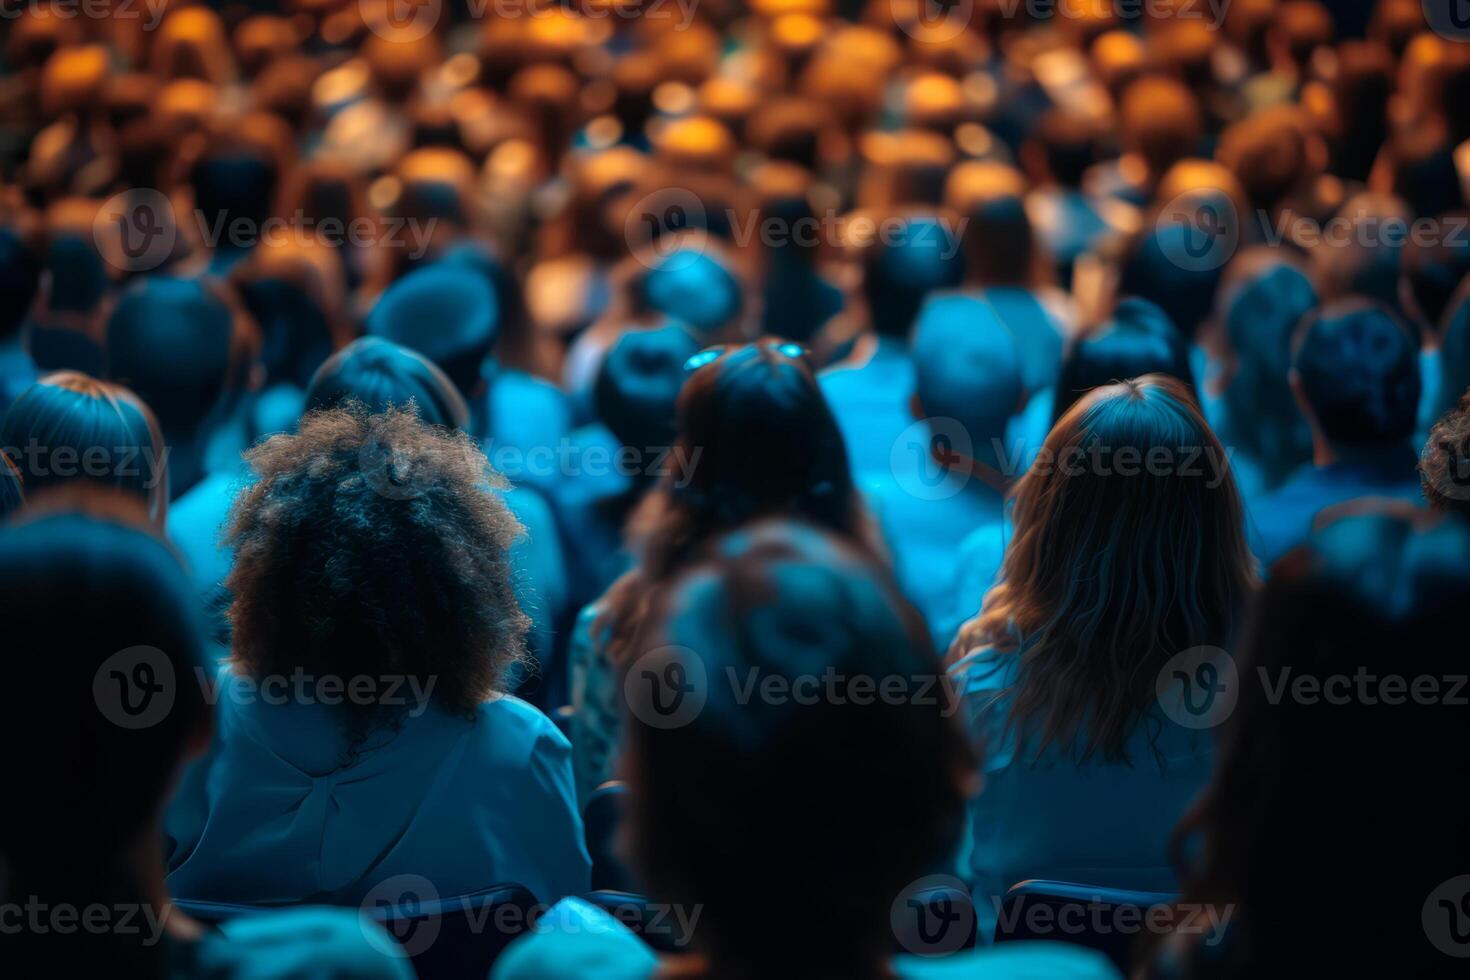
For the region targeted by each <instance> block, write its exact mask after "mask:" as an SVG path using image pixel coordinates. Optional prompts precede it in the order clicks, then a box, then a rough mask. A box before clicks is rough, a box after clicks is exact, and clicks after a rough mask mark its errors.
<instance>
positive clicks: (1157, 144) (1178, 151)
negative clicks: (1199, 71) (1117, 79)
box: [1118, 75, 1204, 180]
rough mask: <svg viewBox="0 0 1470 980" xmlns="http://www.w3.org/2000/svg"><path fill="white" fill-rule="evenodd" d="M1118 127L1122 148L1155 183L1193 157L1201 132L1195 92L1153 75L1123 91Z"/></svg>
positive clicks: (1181, 83)
mask: <svg viewBox="0 0 1470 980" xmlns="http://www.w3.org/2000/svg"><path fill="white" fill-rule="evenodd" d="M1118 127H1119V130H1120V133H1119V136H1120V139H1121V141H1122V143H1123V148H1124V149H1125V150H1127V151H1128V152H1130V153H1136V154H1137V155H1138V157H1139V158H1140V159H1141V160H1142V161H1143V163H1144V165H1145V166H1146V167H1147V168H1148V172H1149V175H1150V176H1151V178H1152V179H1154V180H1157V179H1158V178H1159V176H1160V175H1162V174H1163V173H1164V171H1166V170H1168V169H1169V168H1170V167H1171V166H1173V165H1174V164H1175V163H1176V162H1178V161H1179V160H1181V159H1183V158H1184V157H1187V156H1193V155H1194V154H1195V153H1196V152H1197V148H1198V146H1199V141H1200V137H1201V136H1202V135H1203V133H1204V121H1203V118H1202V116H1201V113H1200V107H1199V102H1198V101H1197V100H1196V99H1195V97H1194V93H1193V92H1191V91H1190V90H1189V88H1188V86H1186V85H1185V84H1184V83H1183V82H1178V81H1175V80H1174V79H1171V78H1165V77H1162V76H1155V75H1150V76H1145V77H1144V78H1140V79H1139V80H1138V81H1136V82H1134V83H1133V84H1132V85H1129V86H1128V87H1127V88H1126V89H1124V90H1123V95H1122V99H1121V102H1120V104H1119V107H1118Z"/></svg>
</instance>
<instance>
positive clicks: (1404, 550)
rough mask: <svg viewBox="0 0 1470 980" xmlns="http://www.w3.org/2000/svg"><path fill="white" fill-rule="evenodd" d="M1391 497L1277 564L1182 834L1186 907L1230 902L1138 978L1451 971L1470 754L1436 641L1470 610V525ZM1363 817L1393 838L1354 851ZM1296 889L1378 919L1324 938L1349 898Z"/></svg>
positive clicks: (1171, 940) (1461, 944) (1461, 942)
mask: <svg viewBox="0 0 1470 980" xmlns="http://www.w3.org/2000/svg"><path fill="white" fill-rule="evenodd" d="M1393 510H1394V508H1391V509H1389V510H1386V511H1383V512H1379V513H1376V514H1375V513H1369V514H1363V515H1358V516H1352V517H1342V518H1340V519H1338V520H1336V521H1333V522H1331V523H1330V524H1328V525H1327V526H1326V527H1324V528H1322V529H1321V530H1320V531H1319V532H1318V533H1317V534H1316V535H1315V536H1314V538H1313V539H1312V540H1311V541H1310V542H1309V544H1308V545H1307V546H1306V547H1303V548H1300V549H1298V550H1297V551H1294V552H1292V553H1291V554H1290V555H1288V556H1287V557H1286V558H1284V559H1282V561H1280V562H1278V563H1277V564H1276V565H1275V566H1274V567H1273V568H1272V569H1271V577H1270V580H1269V581H1268V582H1267V583H1266V587H1265V591H1264V594H1263V595H1262V596H1261V599H1260V602H1259V605H1258V608H1257V611H1256V614H1255V616H1254V617H1253V619H1252V625H1251V627H1250V629H1249V630H1248V631H1247V633H1246V635H1245V636H1244V637H1243V640H1242V643H1241V644H1240V647H1239V648H1238V649H1237V651H1236V653H1235V659H1236V662H1237V663H1238V672H1239V676H1240V679H1241V682H1242V683H1241V684H1240V686H1239V695H1238V700H1237V701H1236V702H1235V704H1234V710H1233V712H1232V714H1231V716H1230V719H1229V721H1228V723H1227V724H1225V725H1223V726H1222V727H1220V728H1219V729H1218V734H1217V739H1216V750H1215V757H1216V760H1217V766H1216V769H1215V774H1214V777H1213V779H1212V780H1211V781H1210V784H1209V786H1208V787H1207V789H1206V791H1205V793H1204V795H1203V796H1202V797H1201V799H1200V800H1199V801H1198V803H1197V804H1196V806H1195V807H1194V808H1193V809H1192V810H1191V811H1190V813H1189V815H1188V817H1187V818H1186V819H1185V821H1184V822H1183V823H1182V824H1181V825H1180V826H1179V829H1178V831H1177V834H1176V846H1175V851H1176V854H1177V857H1178V862H1179V866H1180V868H1181V871H1182V873H1183V875H1184V877H1185V882H1186V884H1185V888H1184V894H1183V898H1182V905H1181V907H1189V906H1191V905H1193V906H1194V907H1199V906H1200V905H1206V906H1207V907H1213V908H1215V909H1221V908H1225V909H1230V910H1231V911H1232V913H1233V914H1232V916H1231V919H1230V923H1229V927H1228V930H1227V932H1226V934H1225V938H1224V940H1223V941H1218V940H1216V941H1214V942H1211V943H1209V944H1208V945H1206V943H1205V942H1203V941H1202V940H1203V938H1204V937H1202V936H1199V935H1193V936H1189V935H1184V934H1182V932H1181V933H1180V934H1176V935H1171V936H1166V937H1161V939H1160V942H1159V945H1160V946H1161V949H1160V950H1159V957H1158V960H1157V963H1156V965H1155V968H1154V969H1153V970H1152V971H1151V972H1150V973H1149V974H1148V975H1149V976H1155V977H1170V978H1183V980H1205V978H1214V977H1247V976H1249V977H1260V976H1281V977H1286V976H1395V977H1449V976H1455V975H1457V974H1458V972H1459V971H1460V970H1461V969H1462V968H1463V956H1464V954H1465V935H1464V928H1465V920H1464V915H1463V912H1464V909H1465V895H1466V890H1467V885H1470V881H1467V879H1466V877H1465V875H1464V871H1465V869H1466V868H1470V837H1467V836H1466V835H1465V820H1464V806H1463V802H1462V800H1463V795H1464V794H1463V787H1464V786H1465V783H1466V780H1467V779H1470V759H1467V757H1466V756H1464V755H1463V754H1461V753H1459V752H1454V751H1448V749H1449V747H1450V746H1455V745H1459V744H1461V743H1462V740H1463V738H1464V733H1465V731H1466V726H1467V724H1470V710H1467V708H1466V702H1465V699H1464V697H1463V696H1462V695H1463V692H1461V691H1460V690H1459V685H1460V684H1461V683H1462V682H1463V678H1464V675H1465V657H1464V648H1463V646H1461V645H1460V644H1457V643H1453V642H1446V638H1447V637H1451V636H1455V635H1458V633H1459V632H1460V631H1462V630H1463V628H1464V621H1465V609H1466V607H1467V605H1470V566H1467V564H1466V562H1465V556H1466V555H1467V554H1470V531H1467V529H1466V527H1465V525H1464V524H1463V523H1462V522H1460V521H1455V520H1445V521H1439V522H1429V523H1428V524H1427V525H1426V522H1425V521H1424V520H1422V517H1421V518H1415V517H1412V516H1409V515H1412V514H1413V512H1412V511H1409V512H1408V514H1404V513H1403V512H1402V511H1401V510H1400V511H1399V512H1398V513H1394V512H1393ZM1288 678H1289V679H1290V686H1289V687H1286V686H1285V685H1286V684H1287V681H1288ZM1360 678H1366V680H1360ZM1457 678H1458V680H1457ZM1283 689H1284V690H1285V691H1286V694H1285V696H1283V693H1282V692H1283ZM1292 691H1301V692H1305V693H1304V694H1302V695H1300V696H1294V695H1293V694H1292V693H1291V692H1292ZM1367 759H1383V760H1385V762H1388V763H1389V764H1386V765H1382V766H1375V767H1373V774H1372V781H1373V788H1372V791H1371V792H1364V786H1363V779H1364V768H1363V767H1364V760H1367ZM1390 760H1391V761H1390ZM1349 813H1350V814H1352V818H1351V819H1344V814H1349ZM1365 828H1372V833H1371V835H1370V836H1371V839H1372V840H1374V841H1383V842H1385V846H1386V847H1387V850H1386V851H1377V850H1375V849H1373V848H1371V847H1369V848H1368V850H1367V851H1365V838H1364V829H1365ZM1388 842H1391V843H1388ZM1370 852H1372V853H1370ZM1345 854H1354V855H1358V859H1356V860H1344V859H1343V855H1345ZM1306 882H1310V883H1311V885H1310V887H1311V891H1312V894H1313V895H1318V896H1324V897H1325V896H1348V895H1372V896H1374V900H1373V911H1372V915H1371V921H1372V927H1371V928H1369V929H1364V930H1361V932H1360V933H1359V934H1357V935H1354V936H1353V937H1351V939H1346V938H1344V940H1343V941H1340V942H1338V941H1332V942H1324V941H1323V938H1324V937H1326V936H1329V935H1340V934H1341V930H1342V925H1343V921H1342V908H1341V905H1340V903H1338V902H1336V901H1331V900H1323V901H1303V900H1302V899H1303V894H1302V888H1303V885H1304V883H1306ZM1454 957H1461V958H1462V959H1461V960H1460V961H1458V962H1460V963H1461V966H1456V963H1457V961H1456V960H1455V959H1454Z"/></svg>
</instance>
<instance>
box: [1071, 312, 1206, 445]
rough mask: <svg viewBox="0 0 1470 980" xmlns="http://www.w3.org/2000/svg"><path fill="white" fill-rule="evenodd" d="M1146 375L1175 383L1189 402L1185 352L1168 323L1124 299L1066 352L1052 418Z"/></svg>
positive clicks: (1190, 384) (1191, 377)
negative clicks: (1097, 391)
mask: <svg viewBox="0 0 1470 980" xmlns="http://www.w3.org/2000/svg"><path fill="white" fill-rule="evenodd" d="M1145 374H1162V375H1167V376H1168V377H1171V378H1174V379H1175V380H1176V381H1179V382H1180V383H1181V384H1182V385H1183V386H1184V388H1185V390H1186V391H1188V392H1190V393H1191V397H1193V391H1194V373H1193V371H1192V370H1191V369H1190V366H1189V349H1188V345H1186V344H1185V342H1184V340H1183V338H1182V337H1180V335H1179V331H1178V330H1176V329H1175V328H1174V325H1173V324H1172V323H1171V322H1170V321H1169V317H1168V315H1167V314H1165V313H1164V311H1163V310H1161V309H1159V307H1158V306H1156V305H1155V304H1153V303H1150V302H1149V301H1148V300H1145V299H1139V298H1138V297H1128V298H1126V299H1124V300H1123V301H1122V302H1120V303H1119V304H1118V305H1117V308H1116V309H1114V310H1113V315H1112V316H1111V317H1110V318H1108V319H1107V320H1105V321H1104V322H1103V323H1101V324H1099V325H1098V326H1096V327H1094V328H1092V329H1091V330H1089V331H1087V332H1086V333H1084V334H1081V335H1080V336H1078V337H1077V339H1076V340H1074V341H1073V342H1072V344H1071V346H1070V347H1069V348H1068V349H1067V352H1066V354H1065V356H1064V357H1063V359H1062V370H1061V374H1060V375H1059V376H1058V378H1057V387H1056V395H1055V398H1054V401H1053V408H1052V418H1053V419H1054V420H1055V419H1060V418H1061V417H1062V416H1063V415H1065V414H1066V413H1067V411H1068V410H1069V409H1070V408H1071V407H1072V405H1073V404H1074V403H1075V402H1076V401H1077V400H1078V399H1080V398H1081V397H1082V396H1083V395H1085V394H1086V393H1087V392H1089V391H1091V390H1092V389H1094V388H1098V387H1101V386H1103V385H1106V384H1111V383H1113V382H1115V381H1127V380H1128V379H1129V378H1137V377H1140V376H1142V375H1145Z"/></svg>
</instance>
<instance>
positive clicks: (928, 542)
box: [868, 296, 1025, 644]
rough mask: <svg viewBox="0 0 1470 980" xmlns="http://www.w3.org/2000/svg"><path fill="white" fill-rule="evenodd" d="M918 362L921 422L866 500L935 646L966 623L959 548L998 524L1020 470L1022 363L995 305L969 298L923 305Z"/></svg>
mask: <svg viewBox="0 0 1470 980" xmlns="http://www.w3.org/2000/svg"><path fill="white" fill-rule="evenodd" d="M913 360H914V374H915V379H916V385H915V387H916V390H915V392H914V398H913V413H914V415H915V416H916V417H917V418H919V419H920V420H921V422H920V424H918V425H915V426H912V427H910V429H908V430H907V432H906V433H905V435H904V436H903V437H901V441H900V443H898V444H895V446H894V450H893V453H892V459H891V461H890V466H891V468H892V472H893V478H892V480H891V481H885V482H884V483H881V484H878V485H877V486H875V487H872V488H870V489H869V491H868V499H869V501H870V502H871V504H872V509H873V512H874V515H875V516H876V517H877V519H878V525H879V527H880V528H881V529H882V531H883V539H884V541H885V543H886V544H887V546H888V551H889V553H890V554H891V555H892V556H893V568H894V572H895V575H896V576H897V578H898V583H899V586H900V587H901V588H902V589H903V592H904V595H905V596H906V597H907V598H908V599H909V601H910V602H912V603H914V605H915V606H917V607H918V609H919V611H920V612H921V613H922V614H923V616H924V621H925V623H926V624H927V625H928V626H929V629H930V630H931V635H933V636H934V637H935V638H936V642H937V641H938V640H939V639H941V638H942V640H943V642H944V643H946V644H948V642H949V641H950V640H951V639H953V638H954V628H955V627H957V626H959V622H960V621H959V620H958V619H954V617H953V610H952V609H951V606H952V604H953V599H954V596H953V588H952V586H953V583H954V578H955V570H956V566H955V561H956V559H957V558H958V557H959V545H960V543H961V542H962V541H963V540H964V539H965V536H967V535H969V534H970V533H972V532H974V531H976V530H977V529H980V528H982V527H992V526H995V525H998V524H1000V523H1001V521H1002V520H1003V519H1004V513H1005V494H1006V492H1007V491H1008V490H1009V489H1010V481H1011V479H1012V478H1013V477H1014V476H1015V474H1016V468H1015V467H1014V466H1013V459H1012V457H1011V455H1010V453H1011V447H1009V446H1007V445H1006V424H1007V423H1008V422H1009V421H1010V419H1011V417H1012V416H1013V415H1014V414H1015V413H1016V411H1017V410H1018V409H1019V408H1020V406H1021V403H1022V401H1023V399H1024V397H1025V389H1024V387H1023V383H1022V361H1021V356H1020V351H1019V350H1018V348H1017V344H1016V341H1015V339H1014V337H1013V336H1012V334H1011V332H1010V330H1009V329H1007V328H1006V325H1005V324H1004V323H1002V322H1001V320H1000V317H999V316H998V315H997V314H996V313H995V311H994V309H993V308H992V307H991V306H990V305H989V304H988V303H985V302H984V301H982V300H976V299H974V298H972V297H967V296H955V297H944V298H941V299H936V300H933V301H931V302H930V304H929V305H928V306H926V307H925V308H924V312H923V313H921V314H920V315H919V323H918V326H917V327H915V329H914V343H913ZM973 611H974V608H973V606H972V607H971V608H970V609H968V610H966V611H965V614H964V615H968V614H969V613H971V612H973ZM961 618H963V617H961ZM946 631H947V632H946Z"/></svg>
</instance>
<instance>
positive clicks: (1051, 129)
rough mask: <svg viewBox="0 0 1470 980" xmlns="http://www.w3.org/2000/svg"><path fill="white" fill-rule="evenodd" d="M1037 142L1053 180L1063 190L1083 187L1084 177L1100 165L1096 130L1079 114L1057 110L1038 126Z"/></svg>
mask: <svg viewBox="0 0 1470 980" xmlns="http://www.w3.org/2000/svg"><path fill="white" fill-rule="evenodd" d="M1036 140H1037V142H1038V144H1039V146H1040V148H1041V151H1042V154H1043V156H1044V159H1045V161H1046V169H1047V172H1048V174H1049V175H1050V176H1051V178H1052V180H1055V181H1056V182H1057V183H1058V184H1060V185H1061V186H1063V187H1080V186H1082V176H1083V174H1085V173H1086V172H1087V169H1088V168H1089V167H1091V166H1092V165H1093V164H1094V163H1096V162H1097V131H1096V129H1095V127H1094V126H1093V123H1092V120H1091V119H1090V118H1089V117H1087V116H1085V115H1082V114H1081V113H1077V112H1067V111H1065V110H1060V109H1054V110H1052V111H1051V112H1048V113H1046V114H1045V115H1043V116H1042V117H1041V119H1040V121H1039V122H1038V123H1037V125H1036Z"/></svg>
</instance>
